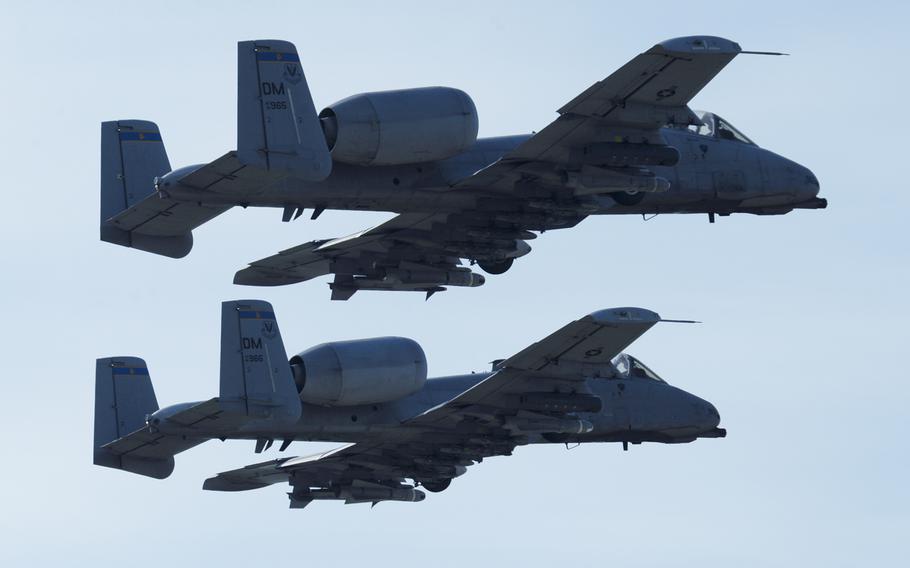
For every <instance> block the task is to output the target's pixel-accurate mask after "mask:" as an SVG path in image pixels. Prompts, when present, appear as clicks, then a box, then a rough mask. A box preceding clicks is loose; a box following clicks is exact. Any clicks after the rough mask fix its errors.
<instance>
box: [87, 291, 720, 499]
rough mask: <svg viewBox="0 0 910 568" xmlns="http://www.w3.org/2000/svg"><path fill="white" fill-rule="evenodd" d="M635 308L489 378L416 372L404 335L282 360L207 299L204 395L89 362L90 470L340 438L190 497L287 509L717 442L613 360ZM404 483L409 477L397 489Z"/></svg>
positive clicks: (263, 334) (680, 402)
mask: <svg viewBox="0 0 910 568" xmlns="http://www.w3.org/2000/svg"><path fill="white" fill-rule="evenodd" d="M660 321H672V320H662V319H661V318H660V316H658V315H657V314H656V313H654V312H651V311H648V310H644V309H640V308H615V309H608V310H601V311H597V312H594V313H592V314H590V315H587V316H585V317H583V318H581V319H579V320H577V321H574V322H572V323H570V324H568V325H566V326H565V327H563V328H562V329H560V330H559V331H557V332H555V333H553V334H551V335H549V336H548V337H546V338H544V339H543V340H541V341H539V342H537V343H534V344H533V345H531V346H530V347H527V348H526V349H524V350H522V351H521V352H519V353H518V354H516V355H513V356H512V357H509V358H508V359H504V360H501V361H496V362H494V364H493V368H492V370H491V371H489V372H482V373H471V374H466V375H457V376H449V377H440V378H435V379H429V380H428V379H427V361H426V357H425V356H424V353H423V350H422V349H421V348H420V346H419V345H418V344H417V343H415V342H414V341H412V340H410V339H405V338H401V337H381V338H374V339H361V340H355V341H340V342H334V343H324V344H321V345H317V346H315V347H312V348H310V349H307V350H305V351H303V352H301V353H299V354H297V355H295V356H293V357H291V358H290V360H289V359H288V358H287V355H286V353H285V348H284V344H283V342H282V339H281V335H280V333H279V330H278V324H277V322H276V320H275V313H274V310H273V309H272V306H271V305H270V304H268V303H267V302H263V301H256V300H238V301H231V302H224V303H223V304H222V320H221V386H220V392H219V396H218V397H216V398H212V399H210V400H207V401H205V402H189V403H183V404H176V405H174V406H169V407H166V408H162V409H159V408H158V402H157V400H156V398H155V392H154V389H153V388H152V383H151V380H150V378H149V370H148V367H147V365H146V363H145V361H143V360H142V359H139V358H136V357H109V358H104V359H98V361H97V369H96V378H95V444H94V463H95V464H97V465H101V466H106V467H112V468H117V469H122V470H125V471H129V472H133V473H138V474H141V475H146V476H149V477H154V478H159V479H162V478H165V477H168V476H169V475H170V474H171V472H172V471H173V469H174V455H175V454H177V453H179V452H182V451H184V450H187V449H189V448H192V447H193V446H196V445H199V444H201V443H203V442H205V441H207V440H211V439H215V438H217V439H221V440H225V439H228V438H231V439H246V440H255V441H256V442H255V443H256V445H255V450H256V452H257V453H260V452H262V451H264V450H266V449H268V448H269V447H270V446H271V445H272V443H273V441H275V440H281V446H280V451H284V450H285V449H286V448H287V447H288V445H290V444H291V443H292V442H293V441H295V440H323V441H339V442H351V443H350V444H349V445H346V446H343V447H340V448H338V449H335V450H332V451H329V452H325V453H322V454H319V455H315V456H308V457H295V458H281V459H275V460H271V461H267V462H262V463H257V464H253V465H250V466H247V467H243V468H240V469H236V470H232V471H226V472H223V473H220V474H218V475H216V476H215V477H212V478H209V479H208V480H206V481H205V483H204V485H203V489H208V490H213V491H243V490H247V489H256V488H259V487H265V486H267V485H271V484H274V483H289V484H290V485H291V489H292V490H291V492H290V493H289V496H290V505H291V507H292V508H301V507H305V506H306V505H307V504H309V503H310V502H311V501H314V500H343V501H345V502H346V503H361V502H369V503H374V504H375V503H377V502H379V501H421V500H423V499H424V497H425V494H424V493H423V491H421V490H420V489H418V487H423V488H425V489H427V490H428V491H433V492H437V491H442V490H444V489H446V488H447V487H448V486H449V484H450V483H451V481H452V479H453V478H455V477H458V476H459V475H462V474H463V473H465V470H466V468H467V467H468V466H470V465H473V464H475V463H480V462H481V461H482V460H483V459H484V458H488V457H491V456H499V455H510V454H511V453H512V451H513V449H514V448H515V447H516V446H521V445H525V444H540V443H567V444H568V443H583V442H621V443H622V444H623V446H624V448H626V449H628V444H630V443H632V444H639V443H641V442H661V443H668V444H676V443H684V442H692V441H694V440H696V439H698V438H718V437H724V436H725V435H726V431H725V430H724V429H722V428H718V423H719V422H720V416H719V415H718V413H717V410H716V409H715V408H714V406H713V405H711V404H710V403H709V402H707V401H705V400H702V399H700V398H698V397H696V396H694V395H692V394H689V393H687V392H685V391H683V390H682V389H679V388H676V387H673V386H670V385H669V384H667V383H666V382H665V381H664V380H662V379H661V378H660V377H659V376H657V374H655V373H654V372H653V371H651V370H650V369H649V368H648V367H646V366H645V365H644V364H643V363H641V362H640V361H638V360H637V359H635V358H634V357H632V356H631V355H626V354H623V353H622V351H623V349H625V348H626V347H627V346H628V345H629V344H630V343H632V342H633V341H634V340H635V339H637V338H638V337H639V336H641V335H642V334H643V333H645V332H646V331H647V330H648V329H650V328H651V327H652V326H653V325H654V324H656V323H658V322H660ZM407 480H411V483H408V482H407Z"/></svg>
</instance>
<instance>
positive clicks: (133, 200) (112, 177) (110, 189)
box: [100, 120, 228, 258]
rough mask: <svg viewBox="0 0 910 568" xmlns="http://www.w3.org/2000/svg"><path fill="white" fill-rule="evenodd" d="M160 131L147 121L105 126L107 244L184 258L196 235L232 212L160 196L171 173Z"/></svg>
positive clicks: (103, 172) (103, 194) (103, 203)
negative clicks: (162, 180)
mask: <svg viewBox="0 0 910 568" xmlns="http://www.w3.org/2000/svg"><path fill="white" fill-rule="evenodd" d="M170 169H171V167H170V162H169V161H168V158H167V153H166V152H165V150H164V143H163V141H162V138H161V133H160V132H159V131H158V126H157V125H155V123H153V122H149V121H144V120H120V121H111V122H104V123H102V124H101V219H100V225H101V240H102V241H105V242H109V243H113V244H116V245H121V246H125V247H131V248H136V249H139V250H144V251H146V252H151V253H154V254H160V255H163V256H169V257H171V258H181V257H184V256H186V255H187V254H188V253H189V252H190V250H191V249H192V248H193V235H192V230H193V229H195V228H196V227H198V226H199V225H201V224H203V223H205V222H206V221H209V220H210V219H212V218H214V217H216V216H218V215H220V214H221V213H223V212H225V211H227V210H228V207H223V206H209V205H203V204H201V203H197V202H178V201H174V200H172V199H169V198H167V196H166V195H165V194H162V193H159V192H157V191H156V180H157V179H160V178H162V177H164V176H165V175H166V174H167V173H168V172H170Z"/></svg>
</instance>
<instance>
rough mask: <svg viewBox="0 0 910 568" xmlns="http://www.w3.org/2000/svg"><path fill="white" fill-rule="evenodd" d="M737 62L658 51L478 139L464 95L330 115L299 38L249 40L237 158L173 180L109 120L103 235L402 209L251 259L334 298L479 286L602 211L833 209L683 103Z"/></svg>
mask: <svg viewBox="0 0 910 568" xmlns="http://www.w3.org/2000/svg"><path fill="white" fill-rule="evenodd" d="M739 53H757V52H744V51H742V50H741V49H740V47H739V45H738V44H736V43H734V42H732V41H729V40H726V39H723V38H718V37H708V36H694V37H682V38H676V39H671V40H668V41H664V42H662V43H659V44H657V45H655V46H654V47H652V48H651V49H649V50H648V51H646V52H644V53H642V54H640V55H639V56H637V57H635V58H634V59H632V60H631V61H630V62H629V63H627V64H626V65H624V66H623V67H621V68H620V69H619V70H618V71H616V72H615V73H613V74H612V75H610V76H609V77H607V78H606V79H604V80H602V81H599V82H597V83H595V84H594V85H592V86H591V87H590V88H588V89H587V90H585V91H584V92H583V93H581V94H580V95H578V96H577V97H575V98H574V99H572V100H571V101H569V102H568V103H567V104H566V105H565V106H563V107H562V108H560V109H559V111H558V112H559V117H558V118H557V119H556V120H555V121H553V122H552V123H551V124H549V125H548V126H547V127H546V128H544V129H543V130H541V131H540V132H538V133H536V134H533V135H518V136H501V137H494V138H480V139H478V138H477V130H478V117H477V110H476V108H475V106H474V103H473V101H472V100H471V98H470V97H469V96H468V95H467V94H465V93H464V92H462V91H460V90H457V89H452V88H445V87H429V88H415V89H403V90H396V91H384V92H373V93H363V94H358V95H354V96H351V97H348V98H346V99H343V100H341V101H339V102H337V103H335V104H332V105H329V106H328V107H326V108H325V109H324V110H322V112H320V113H319V114H317V113H316V109H315V106H314V104H313V99H312V97H311V95H310V91H309V87H308V86H307V82H306V78H305V77H304V73H303V69H302V67H301V64H300V58H299V56H298V54H297V50H296V48H295V47H294V45H293V44H291V43H288V42H285V41H277V40H259V41H244V42H240V43H239V46H238V94H237V103H238V111H237V118H238V125H237V150H235V151H230V152H228V153H227V154H225V155H224V156H222V157H220V158H218V159H217V160H215V161H213V162H211V163H209V164H200V165H194V166H188V167H183V168H178V169H176V170H173V171H171V166H170V162H169V161H168V157H167V154H166V152H165V150H164V145H163V143H162V138H161V134H160V132H159V130H158V127H157V126H156V125H155V124H154V123H152V122H147V121H140V120H120V121H113V122H105V123H103V124H102V126H101V155H102V157H101V239H102V240H104V241H107V242H111V243H115V244H119V245H123V246H128V247H133V248H137V249H141V250H145V251H148V252H153V253H156V254H161V255H166V256H170V257H174V258H179V257H182V256H184V255H186V254H188V253H189V251H190V249H191V248H192V245H193V238H192V230H193V229H194V228H196V227H198V226H199V225H201V224H203V223H205V222H206V221H209V220H210V219H212V218H213V217H215V216H217V215H219V214H221V213H223V212H224V211H226V210H228V209H229V208H231V207H233V206H236V205H239V206H242V207H248V206H251V207H277V208H280V209H282V210H283V215H282V220H283V221H290V220H292V219H296V218H297V217H299V216H300V215H301V214H302V212H303V211H304V210H305V209H312V210H313V214H312V218H314V219H315V218H316V217H318V216H319V214H320V213H322V212H323V211H324V210H326V209H348V210H370V211H389V212H394V213H398V215H397V216H396V217H394V218H392V219H391V220H389V221H388V222H386V223H383V224H381V225H379V226H378V227H375V228H373V229H369V230H366V231H362V232H360V233H356V234H354V235H351V236H348V237H343V238H337V239H325V240H317V241H313V242H310V243H306V244H303V245H300V246H298V247H295V248H291V249H288V250H285V251H282V252H280V253H278V254H276V255H274V256H271V257H268V258H264V259H262V260H258V261H255V262H253V263H251V264H250V266H249V267H248V268H245V269H243V270H240V271H239V272H237V274H236V276H235V279H234V282H235V283H236V284H244V285H252V286H278V285H284V284H291V283H296V282H302V281H305V280H309V279H312V278H315V277H319V276H323V275H327V274H334V275H335V278H334V282H332V283H331V284H330V287H331V290H332V299H336V300H346V299H348V298H350V297H351V296H352V295H353V294H354V293H355V292H357V291H358V290H415V291H423V292H426V293H427V297H429V295H432V294H433V293H434V292H437V291H441V290H444V289H445V286H479V285H481V284H483V283H484V277H483V276H482V275H481V274H478V273H476V272H474V271H473V270H471V268H470V267H469V266H463V265H462V259H466V260H467V261H469V263H470V265H474V264H477V265H479V266H480V268H482V269H483V270H484V271H486V272H487V273H490V274H501V273H503V272H505V271H506V270H508V269H509V267H510V266H511V265H512V262H513V261H514V259H515V258H518V257H521V256H524V255H525V254H527V253H528V252H529V251H530V250H531V247H530V246H529V245H528V243H527V241H529V240H532V239H534V238H536V236H537V233H538V232H543V231H547V230H553V229H562V228H567V227H573V226H575V225H576V224H578V223H579V222H581V221H582V220H583V219H584V218H585V217H587V216H588V215H623V214H642V215H645V214H652V215H653V214H659V213H702V214H704V213H707V214H708V216H709V218H710V220H711V221H712V222H713V220H714V216H715V214H718V215H729V214H731V213H754V214H758V215H778V214H784V213H788V212H790V211H792V210H794V209H817V208H824V207H825V206H826V201H825V200H824V199H819V198H818V197H817V194H818V191H819V183H818V180H817V179H816V177H815V176H814V175H813V174H812V172H811V171H809V170H808V169H807V168H805V167H803V166H801V165H799V164H797V163H795V162H792V161H790V160H788V159H786V158H783V157H781V156H778V155H777V154H774V153H773V152H771V151H769V150H765V149H763V148H760V147H759V146H757V145H756V144H755V143H754V142H752V140H750V139H749V138H748V137H746V136H745V135H744V134H742V133H741V132H740V131H738V130H737V129H736V128H735V127H733V125H732V124H730V122H729V121H727V120H725V119H723V118H721V117H720V116H717V115H716V114H712V113H706V112H701V113H697V112H695V111H693V110H691V109H690V108H689V107H688V106H687V105H688V103H689V101H690V100H691V99H692V97H694V96H695V94H696V93H698V92H699V91H700V90H701V89H702V87H704V86H705V85H706V84H707V83H708V82H709V81H710V80H711V79H712V78H713V77H714V76H715V75H716V74H717V73H718V72H719V71H720V70H721V69H722V68H723V67H724V66H726V65H727V63H729V62H730V61H731V60H732V59H733V58H734V57H735V56H736V55H737V54H739Z"/></svg>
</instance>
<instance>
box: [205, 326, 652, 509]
mask: <svg viewBox="0 0 910 568" xmlns="http://www.w3.org/2000/svg"><path fill="white" fill-rule="evenodd" d="M659 321H661V319H660V316H658V315H657V314H656V313H654V312H651V311H648V310H643V309H640V308H615V309H611V310H601V311H599V312H595V313H593V314H590V315H588V316H585V317H584V318H581V319H579V320H577V321H574V322H572V323H570V324H568V325H566V326H565V327H563V328H562V329H560V330H559V331H557V332H555V333H553V334H551V335H549V336H548V337H546V338H545V339H543V340H541V341H539V342H537V343H535V344H533V345H531V346H530V347H528V348H527V349H524V350H522V351H521V352H519V353H518V354H516V355H514V356H513V357H510V358H509V359H506V360H504V361H502V362H501V363H499V364H498V365H497V370H496V371H495V372H493V373H492V374H491V375H490V376H489V377H487V378H486V379H484V380H482V381H480V382H479V383H477V385H475V386H474V387H472V388H470V389H468V390H467V391H465V392H464V393H462V394H460V395H458V396H456V397H455V398H453V399H451V400H449V401H448V402H445V403H443V404H441V405H439V406H437V407H435V408H432V409H430V410H428V411H426V412H424V413H422V414H420V415H418V416H416V417H414V418H411V419H409V420H406V421H404V422H403V423H402V424H401V427H400V428H399V430H398V431H397V432H396V434H395V436H394V439H391V440H386V441H376V442H361V443H356V444H351V445H348V446H344V447H341V448H338V449H335V450H332V451H329V452H325V453H322V454H317V455H315V456H308V457H302V458H289V459H282V460H275V461H270V462H264V463H259V464H254V465H251V466H247V467H245V468H241V469H236V470H232V471H227V472H223V473H220V474H218V475H217V476H215V477H212V478H210V479H208V480H206V482H205V484H204V486H203V487H204V489H209V490H215V491H242V490H247V489H256V488H259V487H264V486H266V485H270V484H273V483H290V484H291V485H292V486H293V487H294V491H293V492H292V493H291V494H290V496H291V506H292V507H303V506H306V505H307V504H308V503H309V502H311V501H313V500H316V499H343V500H345V501H346V502H350V503H359V502H364V501H372V502H376V501H383V500H399V501H419V500H422V499H423V493H422V492H420V491H419V490H418V489H416V486H417V485H422V486H424V487H426V488H427V489H429V490H431V491H439V490H442V489H445V488H446V487H447V486H448V484H449V483H450V482H451V480H452V479H453V478H455V477H457V476H459V475H461V474H463V473H464V472H465V471H466V469H467V467H469V466H471V465H473V464H476V463H480V462H482V461H483V459H484V458H487V457H492V456H497V455H510V454H511V453H512V451H513V449H514V448H515V447H516V446H519V445H524V444H527V443H529V442H530V441H532V440H535V439H538V438H539V437H541V436H542V437H544V439H550V440H556V439H557V438H553V436H554V435H555V436H563V438H560V439H566V440H568V439H570V438H569V437H571V435H573V434H579V433H583V432H587V431H590V428H591V425H590V423H589V422H587V421H586V420H584V418H583V417H581V416H579V415H580V414H581V415H583V414H584V413H586V412H599V411H600V408H601V406H602V402H601V401H600V399H599V398H598V397H596V396H595V395H594V394H592V393H591V392H589V391H588V390H587V389H586V387H585V379H586V378H588V377H592V376H608V375H609V374H610V373H611V372H613V367H612V365H611V364H610V360H611V359H612V358H613V357H614V356H615V355H618V354H619V353H620V351H621V350H622V349H624V348H625V347H626V346H627V345H629V344H630V343H631V342H633V341H634V340H635V339H637V338H638V337H639V336H641V335H642V334H643V333H644V332H645V331H647V330H648V329H650V328H651V327H652V326H653V325H654V324H655V323H657V322H659ZM566 436H569V437H566ZM406 479H412V480H414V481H415V485H408V484H407V483H405V480H406Z"/></svg>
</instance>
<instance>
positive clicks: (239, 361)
mask: <svg viewBox="0 0 910 568" xmlns="http://www.w3.org/2000/svg"><path fill="white" fill-rule="evenodd" d="M218 400H219V402H220V405H221V408H222V409H223V410H224V411H226V412H228V413H231V414H234V415H239V416H244V417H246V419H249V420H264V421H267V422H268V423H269V424H270V425H272V424H274V425H287V424H293V423H295V422H297V420H298V419H299V418H300V412H301V404H300V396H299V394H298V392H297V386H296V384H295V383H294V376H293V373H292V372H291V366H290V365H289V364H288V356H287V353H286V352H285V349H284V343H283V342H282V340H281V333H280V332H279V331H278V322H277V321H276V320H275V312H274V311H273V310H272V306H271V304H269V303H268V302H263V301H260V300H236V301H231V302H224V303H222V305H221V389H220V394H219V397H218Z"/></svg>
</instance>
